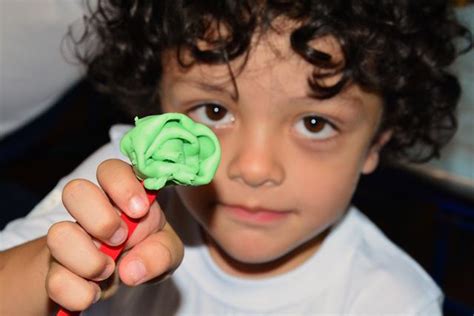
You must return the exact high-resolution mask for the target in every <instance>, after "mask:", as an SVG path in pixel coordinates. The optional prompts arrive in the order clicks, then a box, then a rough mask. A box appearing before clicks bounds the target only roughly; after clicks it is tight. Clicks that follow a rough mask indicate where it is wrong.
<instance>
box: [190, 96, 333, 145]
mask: <svg viewBox="0 0 474 316" xmlns="http://www.w3.org/2000/svg"><path fill="white" fill-rule="evenodd" d="M210 111H211V112H210ZM219 111H225V112H223V113H224V116H223V118H226V117H227V116H228V115H232V114H231V113H230V112H229V110H227V109H226V108H225V107H224V106H222V105H220V104H219V103H217V102H206V103H201V104H198V105H196V106H194V107H193V108H191V109H190V110H189V111H188V115H189V116H190V117H191V118H192V119H194V120H195V121H197V122H200V123H202V124H205V125H208V126H210V127H211V128H223V127H227V126H229V125H231V124H233V123H234V121H235V117H234V116H231V117H230V118H227V121H225V122H221V119H220V120H218V121H217V120H212V119H209V115H212V114H213V113H216V114H217V115H219V113H218V112H219ZM204 116H205V117H204ZM308 119H309V120H310V121H309V122H308V121H305V120H308ZM305 123H316V124H322V128H321V129H320V130H318V131H317V132H312V131H310V130H309V129H308V127H307V124H305ZM294 128H295V130H296V132H297V133H298V136H300V137H303V138H305V139H309V140H314V141H325V140H328V139H331V138H333V137H334V136H335V135H336V134H337V133H338V132H339V130H338V128H337V126H336V125H335V124H333V123H332V122H331V121H329V120H328V119H326V118H324V117H321V116H319V115H316V114H306V115H304V116H302V117H300V118H299V119H298V121H297V122H296V124H295V125H294ZM328 128H329V129H330V130H329V131H328V130H327V129H328ZM328 134H329V135H328Z"/></svg>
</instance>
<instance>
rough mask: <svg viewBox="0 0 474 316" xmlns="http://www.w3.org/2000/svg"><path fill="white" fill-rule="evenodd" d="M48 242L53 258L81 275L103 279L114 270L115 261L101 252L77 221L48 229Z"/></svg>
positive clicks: (55, 225) (59, 224)
mask: <svg viewBox="0 0 474 316" xmlns="http://www.w3.org/2000/svg"><path fill="white" fill-rule="evenodd" d="M46 243H47V246H48V248H49V251H50V253H51V255H52V256H53V258H55V259H56V260H57V261H58V262H60V263H61V264H62V265H63V266H65V267H66V268H67V269H68V270H70V271H73V272H74V273H75V274H77V275H78V276H80V277H83V278H87V279H90V280H95V281H102V280H105V279H106V278H108V277H109V276H110V275H112V273H113V272H114V269H115V262H114V261H113V260H112V259H111V258H110V257H108V256H107V255H105V254H103V253H102V252H100V251H99V250H98V249H97V246H96V245H95V244H94V242H93V241H92V239H91V237H90V236H89V235H88V234H87V232H85V231H84V230H83V229H82V228H81V227H80V226H79V225H77V224H76V223H73V222H60V223H57V224H54V225H53V226H51V228H50V229H49V231H48V236H47V239H46Z"/></svg>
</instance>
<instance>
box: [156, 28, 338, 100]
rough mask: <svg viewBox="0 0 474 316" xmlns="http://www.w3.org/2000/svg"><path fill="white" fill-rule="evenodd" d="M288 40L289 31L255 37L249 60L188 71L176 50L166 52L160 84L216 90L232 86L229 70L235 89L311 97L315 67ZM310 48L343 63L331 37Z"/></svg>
mask: <svg viewBox="0 0 474 316" xmlns="http://www.w3.org/2000/svg"><path fill="white" fill-rule="evenodd" d="M289 36H290V30H283V31H282V30H279V31H278V32H275V31H267V32H266V33H265V34H262V35H257V36H254V39H253V41H252V44H251V46H250V49H249V54H248V56H247V57H248V58H247V59H246V58H245V56H241V57H238V58H236V59H235V60H232V61H230V63H229V64H228V65H227V64H218V65H209V64H203V63H197V62H196V63H195V64H194V65H193V66H191V67H182V66H181V65H180V64H179V62H178V60H177V52H176V50H167V51H166V52H165V53H164V55H163V66H164V67H163V70H164V72H163V78H162V84H164V85H165V86H167V85H168V84H171V83H179V84H181V83H185V82H187V83H193V82H194V83H198V82H205V83H208V84H212V85H216V86H223V87H225V86H231V85H232V77H231V73H230V70H231V71H232V74H233V75H234V76H235V79H236V82H237V86H241V85H244V84H245V83H251V86H254V87H255V88H265V89H270V90H275V91H279V92H281V93H284V94H291V95H293V94H296V95H306V94H308V93H310V90H309V86H308V78H309V77H310V76H311V74H312V72H313V71H314V66H313V65H311V64H310V63H308V62H306V61H305V60H304V59H303V58H302V57H301V56H300V55H298V54H297V53H296V52H295V51H294V50H293V49H292V48H291V45H290V41H289ZM310 45H311V46H312V47H313V48H316V49H318V50H319V51H323V52H325V53H327V54H329V55H331V56H332V58H333V60H335V61H340V60H342V53H341V49H340V46H339V45H338V43H337V41H336V40H335V39H334V38H332V37H329V36H328V37H324V38H321V39H318V40H315V41H313V42H312V43H310ZM181 58H182V60H183V61H184V62H185V63H187V62H188V61H192V59H191V58H190V56H189V52H186V51H185V52H184V53H183V54H182V55H181ZM338 79H339V76H336V77H334V78H328V79H326V80H327V81H326V82H325V83H324V84H328V85H331V84H334V83H335V82H336V81H337V80H338ZM239 89H240V88H239Z"/></svg>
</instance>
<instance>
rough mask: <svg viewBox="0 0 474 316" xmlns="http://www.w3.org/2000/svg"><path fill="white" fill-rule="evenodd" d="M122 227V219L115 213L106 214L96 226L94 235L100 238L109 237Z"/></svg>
mask: <svg viewBox="0 0 474 316" xmlns="http://www.w3.org/2000/svg"><path fill="white" fill-rule="evenodd" d="M119 227H120V219H119V217H118V215H117V216H115V217H114V216H113V214H111V215H110V216H109V215H106V214H104V217H103V218H102V219H100V220H98V222H97V223H96V225H95V227H94V235H95V236H97V237H99V238H100V239H103V240H104V239H109V238H110V237H112V235H113V234H114V233H115V231H116V230H117V229H118V228H119Z"/></svg>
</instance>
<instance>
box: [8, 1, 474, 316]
mask: <svg viewBox="0 0 474 316" xmlns="http://www.w3.org/2000/svg"><path fill="white" fill-rule="evenodd" d="M455 2H456V3H457V5H458V9H457V14H458V15H459V18H460V19H461V21H463V22H464V24H465V25H469V26H470V28H471V31H473V32H474V4H473V1H467V0H464V1H463V0H458V1H455ZM84 10H85V8H84V5H83V3H82V0H70V1H64V0H63V1H61V0H43V1H35V0H30V1H18V0H0V200H1V201H2V203H1V206H0V207H1V211H0V229H1V228H3V227H4V226H5V225H6V224H7V223H8V222H9V221H11V220H13V219H14V218H17V217H22V216H24V215H26V214H27V213H28V212H29V211H30V210H31V209H32V208H33V206H34V205H36V204H37V203H38V202H39V201H40V200H41V199H42V198H43V197H44V196H45V195H46V194H47V193H48V192H49V191H50V190H51V189H52V188H53V187H54V186H55V185H56V183H57V181H58V180H59V179H60V178H61V177H63V176H64V175H66V174H68V173H69V172H71V171H72V170H73V169H74V168H75V167H76V166H77V165H79V164H80V163H81V162H82V161H83V160H84V159H85V158H86V157H87V156H89V155H90V154H91V153H92V152H93V151H94V150H96V149H97V148H98V147H100V146H101V145H102V144H105V143H106V142H108V140H109V137H108V130H109V128H110V127H111V126H112V125H113V124H115V123H120V122H122V123H130V122H131V119H132V118H130V117H126V116H125V115H123V114H120V113H119V112H118V111H117V109H116V107H114V105H113V104H112V102H111V100H110V99H109V98H108V97H106V96H104V95H101V94H99V93H97V92H95V91H94V90H93V89H92V87H91V86H90V85H89V84H88V83H87V82H86V81H84V80H83V74H82V70H81V69H80V68H79V67H78V66H77V65H74V64H73V63H70V62H66V60H68V59H70V56H69V57H68V56H67V54H64V51H63V50H62V49H61V47H63V45H64V43H63V42H62V38H63V37H64V34H65V33H66V31H67V28H68V26H69V25H70V24H71V22H74V21H76V22H77V21H80V19H81V17H82V15H83V13H84ZM18 17H21V19H19V18H18ZM73 25H74V23H73ZM22 43H23V44H22ZM24 43H28V45H24ZM32 48H33V49H32ZM70 60H72V59H70ZM452 71H453V72H455V73H457V74H458V75H459V77H460V81H461V84H462V86H463V95H462V98H461V102H460V105H459V130H458V133H457V135H456V137H455V139H454V140H453V141H452V142H451V144H450V145H449V146H447V147H446V148H445V150H444V151H443V152H442V158H441V159H440V160H436V161H433V162H430V163H428V164H424V165H421V166H412V165H390V166H384V167H382V168H379V170H377V171H376V172H375V173H374V174H372V175H370V176H366V177H364V178H363V179H362V181H361V185H360V187H359V189H358V191H357V192H356V195H355V197H354V203H355V204H356V205H357V206H358V207H359V208H360V209H362V210H363V211H364V212H365V213H366V214H367V215H368V216H369V217H370V218H371V219H372V220H373V221H374V222H375V223H376V224H377V225H378V226H379V227H380V228H381V229H382V230H383V231H384V232H385V233H386V234H387V235H388V237H389V238H390V239H391V240H393V241H394V242H395V243H397V244H398V245H399V246H400V247H401V248H403V249H404V250H405V251H406V252H408V253H409V254H410V255H411V256H412V257H413V258H415V260H417V261H418V262H419V263H420V264H421V265H422V266H423V267H424V268H425V270H427V271H428V272H429V273H430V274H431V275H432V277H433V278H434V279H435V280H436V282H437V283H438V284H439V285H440V286H441V288H442V289H443V290H444V292H445V294H446V301H445V306H444V310H445V315H469V316H472V315H474V52H470V53H469V54H466V55H463V56H462V57H461V58H460V59H459V60H458V62H457V63H456V64H455V65H453V67H452Z"/></svg>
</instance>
